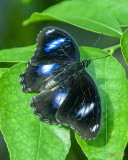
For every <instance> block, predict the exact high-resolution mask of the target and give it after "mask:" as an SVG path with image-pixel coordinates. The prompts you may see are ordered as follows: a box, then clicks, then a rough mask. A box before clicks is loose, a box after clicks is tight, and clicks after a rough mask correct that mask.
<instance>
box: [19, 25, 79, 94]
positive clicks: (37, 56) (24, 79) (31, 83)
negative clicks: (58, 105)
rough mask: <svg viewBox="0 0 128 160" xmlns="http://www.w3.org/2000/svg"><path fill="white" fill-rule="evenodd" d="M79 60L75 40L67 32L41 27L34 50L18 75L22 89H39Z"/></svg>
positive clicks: (25, 90) (32, 90)
mask: <svg viewBox="0 0 128 160" xmlns="http://www.w3.org/2000/svg"><path fill="white" fill-rule="evenodd" d="M79 60H80V54H79V50H78V47H77V45H76V42H75V41H74V40H73V38H72V37H71V36H70V35H69V34H68V33H66V32H65V31H63V30H61V29H59V28H55V27H47V28H45V29H43V30H42V31H41V32H40V33H39V35H38V38H37V46H36V51H35V53H34V55H33V57H32V58H31V60H30V61H29V62H28V66H27V69H26V71H25V72H24V73H23V74H21V76H20V77H21V85H22V86H23V91H24V92H35V91H41V90H42V89H43V88H44V84H45V82H46V81H47V80H48V79H49V78H51V77H53V76H55V75H56V74H58V73H59V72H61V71H62V70H63V69H64V68H65V66H67V65H68V64H71V63H72V62H73V61H79Z"/></svg>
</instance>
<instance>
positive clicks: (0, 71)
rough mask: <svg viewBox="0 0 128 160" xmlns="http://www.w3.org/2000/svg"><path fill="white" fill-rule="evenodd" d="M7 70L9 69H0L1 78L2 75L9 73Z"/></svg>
mask: <svg viewBox="0 0 128 160" xmlns="http://www.w3.org/2000/svg"><path fill="white" fill-rule="evenodd" d="M7 69H8V68H0V77H1V75H2V74H3V73H4V72H5V71H7Z"/></svg>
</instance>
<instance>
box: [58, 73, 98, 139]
mask: <svg viewBox="0 0 128 160" xmlns="http://www.w3.org/2000/svg"><path fill="white" fill-rule="evenodd" d="M56 119H57V120H58V121H59V123H61V124H63V125H66V126H68V127H70V128H72V129H73V130H75V131H76V132H77V133H78V134H79V135H80V136H81V137H82V138H83V139H93V138H95V137H96V136H97V134H98V133H99V130H100V126H101V102H100V95H99V92H98V90H97V87H96V85H95V83H94V81H93V80H92V78H91V77H90V76H89V75H88V74H87V72H85V71H81V72H80V73H79V74H77V75H76V78H75V80H74V83H73V84H72V87H71V91H70V94H69V96H68V98H67V99H65V101H64V103H63V104H62V106H61V107H60V108H59V109H58V110H57V114H56Z"/></svg>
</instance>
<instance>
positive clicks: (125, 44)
mask: <svg viewBox="0 0 128 160" xmlns="http://www.w3.org/2000/svg"><path fill="white" fill-rule="evenodd" d="M120 43H121V50H122V53H123V56H124V58H125V61H126V63H127V64H128V29H127V30H126V31H125V32H124V33H123V35H122V37H121V41H120Z"/></svg>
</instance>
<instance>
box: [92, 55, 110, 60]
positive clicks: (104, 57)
mask: <svg viewBox="0 0 128 160" xmlns="http://www.w3.org/2000/svg"><path fill="white" fill-rule="evenodd" d="M109 56H111V55H107V56H104V57H99V58H94V59H89V61H92V60H96V59H102V58H106V57H109Z"/></svg>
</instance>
